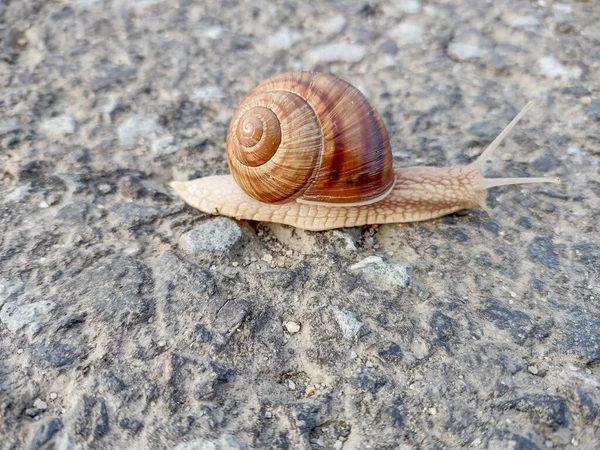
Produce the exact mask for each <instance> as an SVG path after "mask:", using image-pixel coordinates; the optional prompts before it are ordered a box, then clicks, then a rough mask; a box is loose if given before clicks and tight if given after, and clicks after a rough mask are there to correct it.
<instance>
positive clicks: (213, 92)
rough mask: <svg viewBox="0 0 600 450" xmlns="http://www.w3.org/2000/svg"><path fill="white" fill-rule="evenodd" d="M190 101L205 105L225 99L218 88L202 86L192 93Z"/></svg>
mask: <svg viewBox="0 0 600 450" xmlns="http://www.w3.org/2000/svg"><path fill="white" fill-rule="evenodd" d="M191 97H192V100H193V101H194V102H197V103H206V102H211V101H214V100H219V99H222V98H223V97H225V94H223V91H222V90H221V88H220V87H219V86H213V85H208V86H202V87H199V88H198V89H196V90H195V91H194V92H193V93H192V96H191Z"/></svg>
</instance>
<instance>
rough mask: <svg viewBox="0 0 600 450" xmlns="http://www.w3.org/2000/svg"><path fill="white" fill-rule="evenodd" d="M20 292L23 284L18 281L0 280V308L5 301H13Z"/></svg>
mask: <svg viewBox="0 0 600 450" xmlns="http://www.w3.org/2000/svg"><path fill="white" fill-rule="evenodd" d="M21 292H23V283H21V282H20V281H13V280H8V279H6V278H5V279H0V307H2V305H4V303H5V302H6V301H7V300H12V299H15V298H16V297H17V296H18V295H19V294H21Z"/></svg>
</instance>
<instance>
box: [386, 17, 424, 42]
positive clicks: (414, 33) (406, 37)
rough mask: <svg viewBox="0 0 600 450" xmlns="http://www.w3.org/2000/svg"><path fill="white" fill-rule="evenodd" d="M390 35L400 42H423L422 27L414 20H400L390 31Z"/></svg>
mask: <svg viewBox="0 0 600 450" xmlns="http://www.w3.org/2000/svg"><path fill="white" fill-rule="evenodd" d="M390 35H391V36H392V37H393V38H394V39H395V40H396V41H398V42H399V43H401V44H405V45H409V44H420V43H421V42H423V27H421V25H418V24H416V23H414V22H402V23H400V24H398V25H396V26H395V27H394V28H393V29H392V30H391V31H390Z"/></svg>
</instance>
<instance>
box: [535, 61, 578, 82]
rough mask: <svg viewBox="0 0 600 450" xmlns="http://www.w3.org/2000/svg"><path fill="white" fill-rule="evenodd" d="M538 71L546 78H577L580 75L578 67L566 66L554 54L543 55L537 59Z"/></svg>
mask: <svg viewBox="0 0 600 450" xmlns="http://www.w3.org/2000/svg"><path fill="white" fill-rule="evenodd" d="M538 66H539V68H540V73H541V74H542V75H544V76H546V77H548V78H566V79H578V78H579V77H581V69H580V68H579V67H566V66H564V65H562V64H561V63H560V62H559V61H558V60H557V59H556V58H555V57H554V56H544V57H542V58H540V59H538Z"/></svg>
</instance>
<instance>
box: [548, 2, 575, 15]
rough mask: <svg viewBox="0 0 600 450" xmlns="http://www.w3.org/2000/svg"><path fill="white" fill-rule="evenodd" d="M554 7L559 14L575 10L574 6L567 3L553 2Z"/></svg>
mask: <svg viewBox="0 0 600 450" xmlns="http://www.w3.org/2000/svg"><path fill="white" fill-rule="evenodd" d="M552 9H553V10H554V12H555V13H557V14H571V13H572V12H573V7H572V6H571V5H567V4H565V3H553V4H552Z"/></svg>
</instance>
